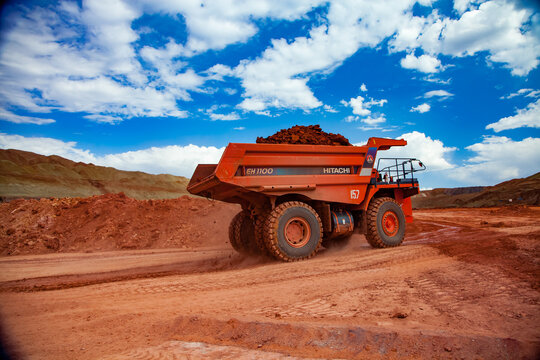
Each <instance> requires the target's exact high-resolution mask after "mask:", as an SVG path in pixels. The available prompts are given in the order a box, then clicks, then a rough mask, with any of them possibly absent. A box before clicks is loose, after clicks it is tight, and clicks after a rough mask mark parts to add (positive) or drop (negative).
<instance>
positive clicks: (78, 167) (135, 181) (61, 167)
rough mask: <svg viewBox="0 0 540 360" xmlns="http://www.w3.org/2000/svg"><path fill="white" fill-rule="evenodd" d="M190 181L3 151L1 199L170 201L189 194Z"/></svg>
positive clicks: (14, 151)
mask: <svg viewBox="0 0 540 360" xmlns="http://www.w3.org/2000/svg"><path fill="white" fill-rule="evenodd" d="M188 181H189V180H188V179H186V178H184V177H181V176H173V175H150V174H146V173H143V172H135V171H121V170H116V169H114V168H110V167H104V166H96V165H93V164H85V163H81V162H73V161H71V160H67V159H64V158H62V157H60V156H55V155H53V156H43V155H38V154H34V153H32V152H27V151H20V150H0V197H1V198H2V199H13V198H43V197H55V198H63V197H87V196H92V195H101V194H108V193H119V192H123V193H125V194H126V195H127V196H129V197H131V198H134V199H140V200H143V199H170V198H177V197H180V196H182V195H186V194H187V191H186V186H187V184H188Z"/></svg>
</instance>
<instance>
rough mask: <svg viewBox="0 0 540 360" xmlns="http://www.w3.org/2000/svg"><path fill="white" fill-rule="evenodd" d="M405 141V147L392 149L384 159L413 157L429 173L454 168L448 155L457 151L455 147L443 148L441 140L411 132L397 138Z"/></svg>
mask: <svg viewBox="0 0 540 360" xmlns="http://www.w3.org/2000/svg"><path fill="white" fill-rule="evenodd" d="M398 138H400V139H405V140H407V146H405V147H392V148H390V150H388V151H386V152H385V153H384V155H381V156H384V157H413V158H417V159H419V160H421V161H422V162H423V163H424V164H425V165H426V167H427V168H428V170H429V171H439V170H445V169H451V168H454V166H455V165H454V164H452V163H451V162H450V159H449V155H450V154H451V153H452V152H454V151H455V150H457V148H455V147H451V146H445V145H444V143H443V142H442V141H441V140H438V139H432V138H431V137H430V136H428V135H426V134H424V133H422V132H418V131H413V132H410V133H406V134H403V135H401V136H399V137H398Z"/></svg>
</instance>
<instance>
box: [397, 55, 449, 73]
mask: <svg viewBox="0 0 540 360" xmlns="http://www.w3.org/2000/svg"><path fill="white" fill-rule="evenodd" d="M400 64H401V67H403V68H405V69H413V70H418V71H420V72H423V73H436V72H439V71H441V70H443V67H442V65H441V61H440V60H439V59H437V58H436V57H433V56H430V55H421V56H419V57H416V56H414V54H407V56H405V57H404V58H403V59H401V62H400Z"/></svg>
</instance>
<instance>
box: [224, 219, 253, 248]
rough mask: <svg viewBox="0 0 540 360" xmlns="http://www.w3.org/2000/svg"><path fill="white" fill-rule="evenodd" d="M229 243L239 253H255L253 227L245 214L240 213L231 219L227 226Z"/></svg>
mask: <svg viewBox="0 0 540 360" xmlns="http://www.w3.org/2000/svg"><path fill="white" fill-rule="evenodd" d="M229 241H230V243H231V245H232V247H233V248H234V250H236V251H238V252H239V253H242V254H246V253H247V254H252V253H255V248H256V246H255V226H254V224H253V220H252V219H251V217H250V216H249V214H248V213H247V212H245V211H241V212H239V213H238V214H236V216H235V217H234V218H233V219H232V221H231V224H230V225H229Z"/></svg>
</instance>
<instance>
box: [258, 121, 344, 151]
mask: <svg viewBox="0 0 540 360" xmlns="http://www.w3.org/2000/svg"><path fill="white" fill-rule="evenodd" d="M257 143H258V144H309V145H345V146H352V144H351V143H350V142H349V140H348V139H346V138H345V137H344V136H343V135H341V134H332V133H327V132H324V131H322V129H321V127H320V126H319V125H308V126H301V125H296V126H293V127H291V128H289V129H283V130H281V131H278V132H277V133H275V134H274V135H272V136H269V137H266V138H263V137H258V138H257Z"/></svg>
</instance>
